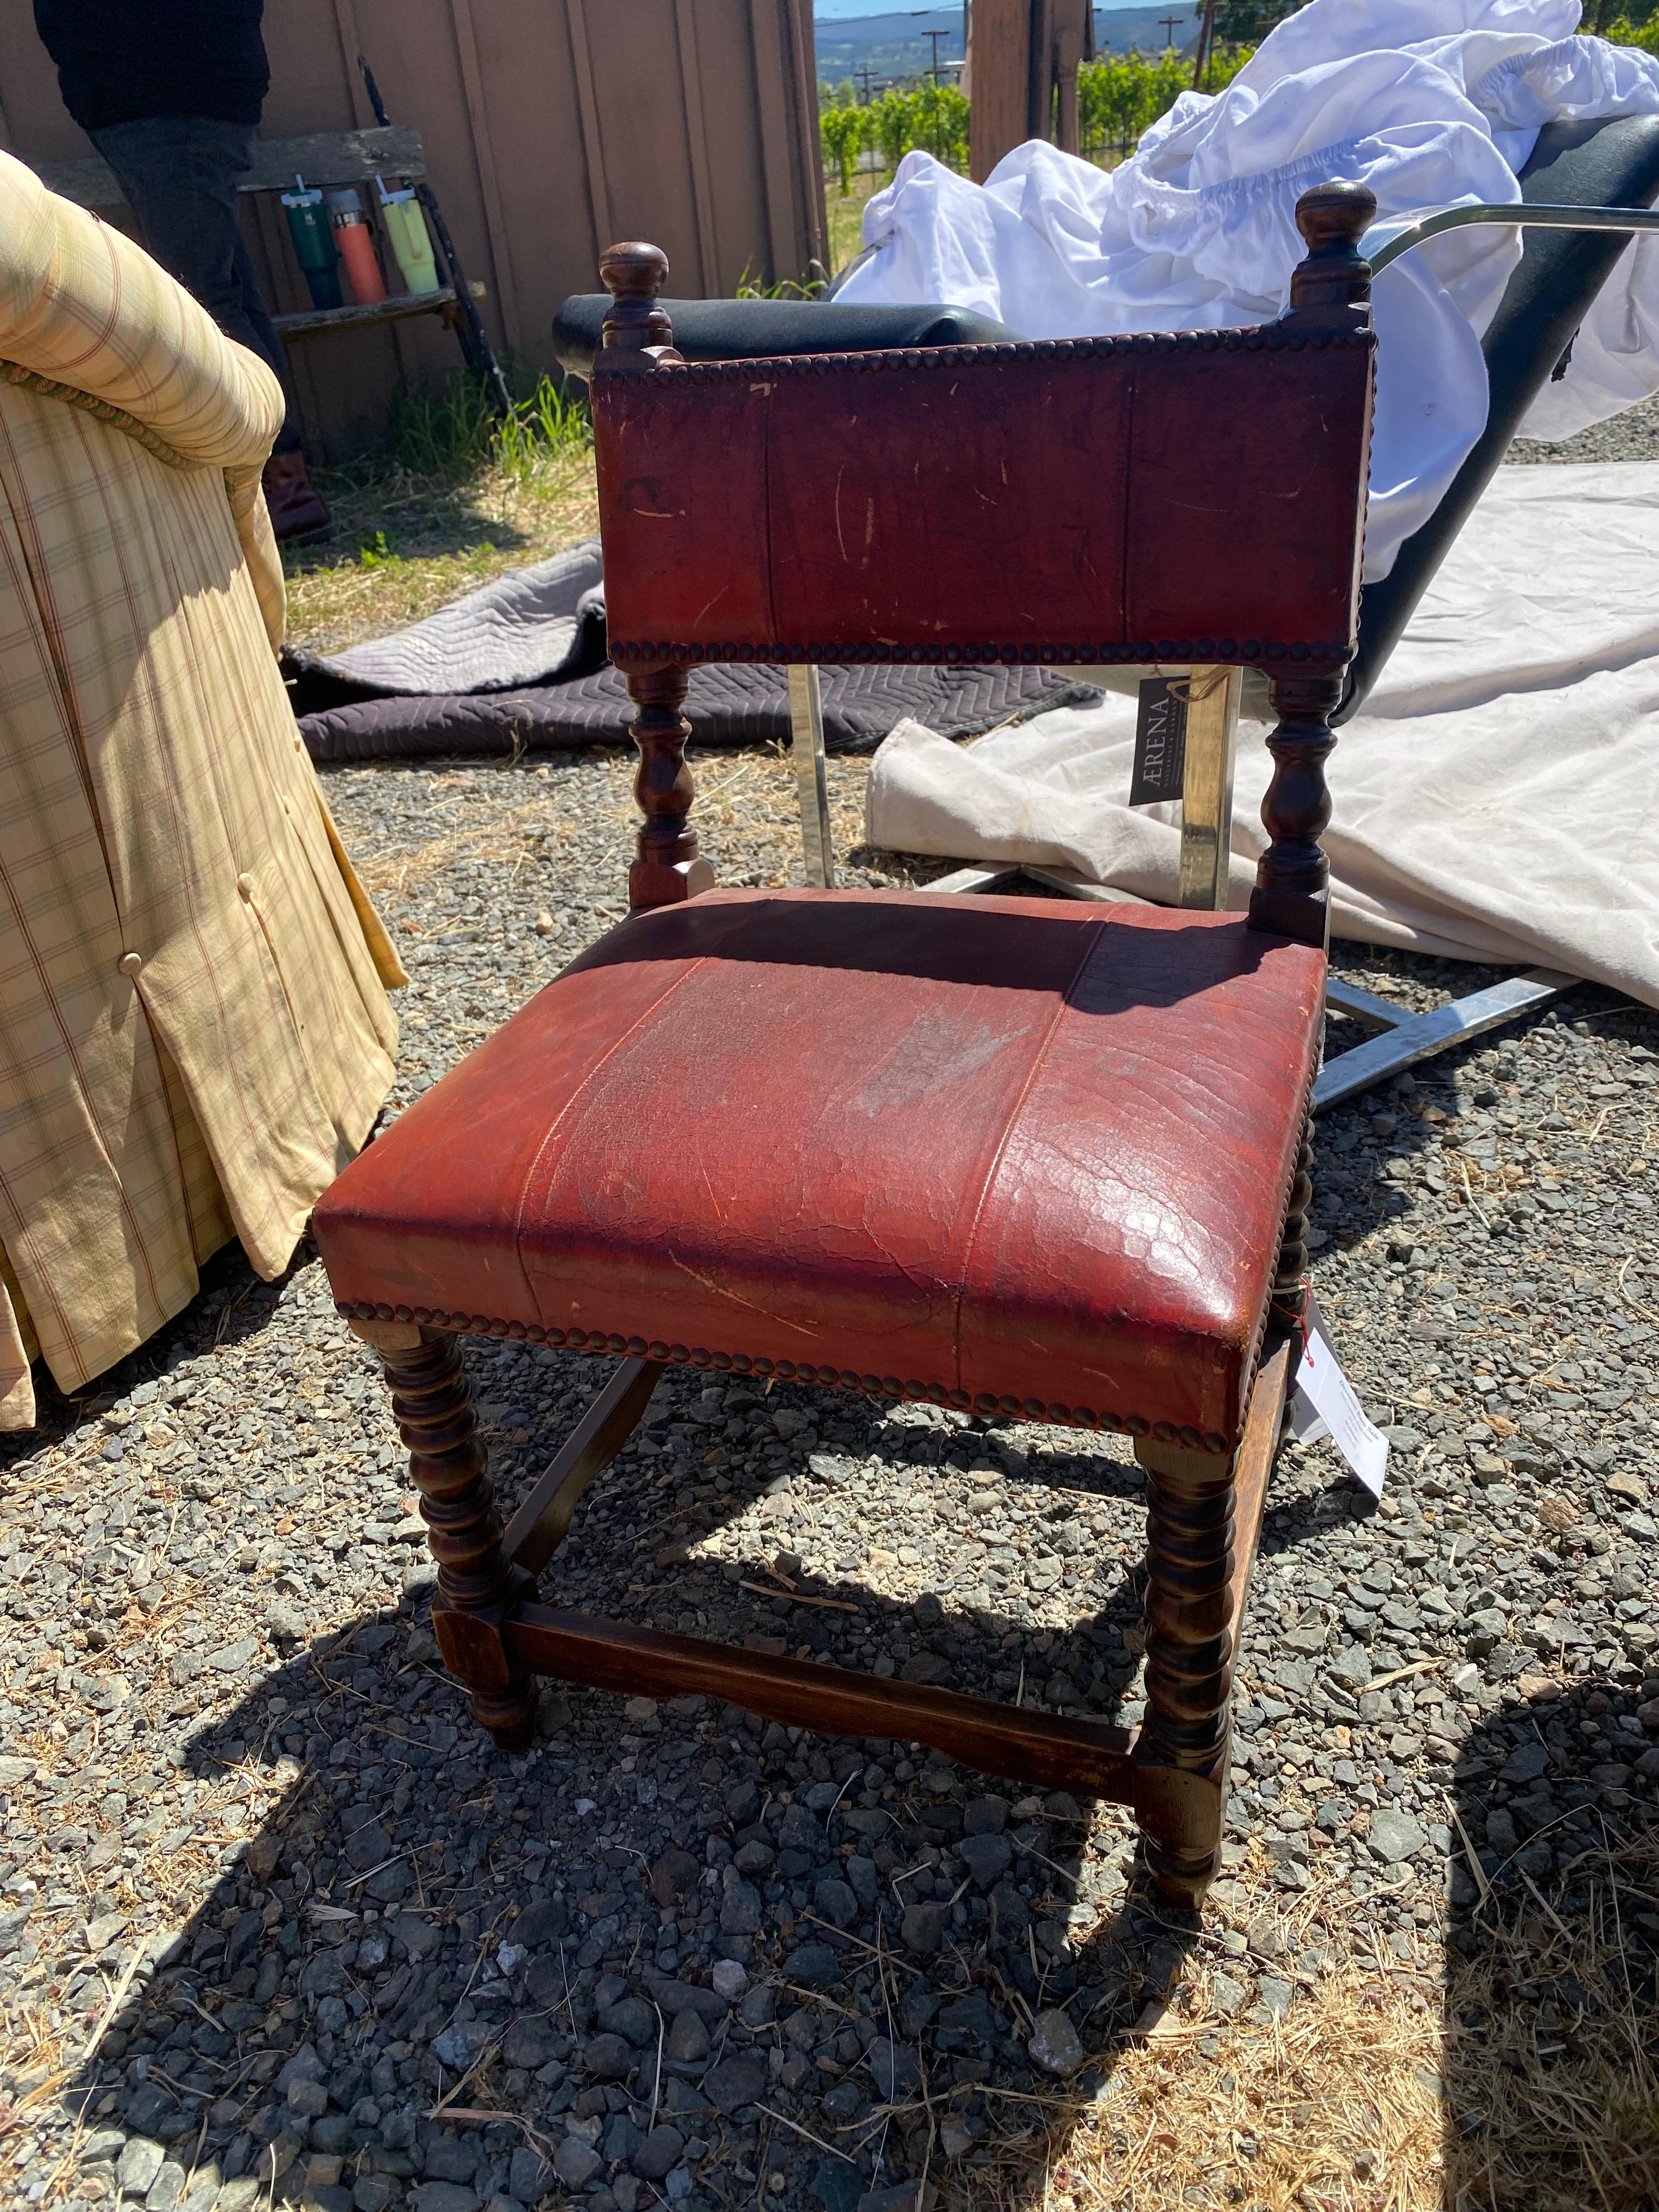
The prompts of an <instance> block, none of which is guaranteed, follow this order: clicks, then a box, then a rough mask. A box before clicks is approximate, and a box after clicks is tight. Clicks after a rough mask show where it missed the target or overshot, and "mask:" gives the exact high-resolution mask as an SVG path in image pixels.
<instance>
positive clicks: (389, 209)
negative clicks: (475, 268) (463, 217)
mask: <svg viewBox="0 0 1659 2212" xmlns="http://www.w3.org/2000/svg"><path fill="white" fill-rule="evenodd" d="M374 181H375V183H376V184H377V185H379V186H380V220H381V222H383V223H384V224H385V225H386V236H387V237H388V238H389V239H390V240H392V252H393V253H394V254H396V256H397V258H398V268H399V269H400V270H402V271H403V278H404V284H405V285H406V286H407V287H408V289H409V290H410V291H411V292H435V291H437V290H438V289H439V285H438V264H437V263H436V262H435V260H434V258H433V254H432V240H431V239H430V238H429V237H428V235H427V228H426V217H425V216H424V215H423V214H422V212H421V203H420V201H419V200H418V199H417V198H416V195H415V188H414V186H413V185H404V187H403V188H402V189H401V190H400V191H395V192H389V191H387V190H386V180H385V179H384V178H381V177H377V178H376V179H374Z"/></svg>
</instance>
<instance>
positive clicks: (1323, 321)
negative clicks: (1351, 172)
mask: <svg viewBox="0 0 1659 2212" xmlns="http://www.w3.org/2000/svg"><path fill="white" fill-rule="evenodd" d="M1375 220H1376V193H1375V192H1373V191H1370V189H1369V188H1368V187H1367V186H1366V185H1340V184H1328V185H1315V187H1314V189H1313V190H1312V191H1310V192H1304V193H1303V195H1302V197H1301V198H1300V199H1299V200H1298V201H1297V204H1296V227H1297V229H1298V230H1299V231H1300V232H1301V234H1302V235H1303V237H1304V239H1305V240H1307V244H1308V255H1307V258H1306V259H1305V260H1304V261H1300V262H1298V263H1297V265H1296V268H1295V269H1294V270H1292V272H1291V313H1290V316H1289V318H1288V319H1289V320H1290V321H1291V322H1293V323H1299V324H1301V325H1303V326H1304V328H1306V329H1309V330H1364V328H1365V327H1366V325H1368V324H1369V322H1370V307H1371V265H1370V262H1369V261H1364V260H1362V259H1361V258H1360V255H1359V252H1358V247H1359V241H1360V240H1361V239H1362V238H1363V237H1364V234H1365V233H1366V231H1367V230H1368V229H1369V228H1370V225H1371V224H1372V222H1375Z"/></svg>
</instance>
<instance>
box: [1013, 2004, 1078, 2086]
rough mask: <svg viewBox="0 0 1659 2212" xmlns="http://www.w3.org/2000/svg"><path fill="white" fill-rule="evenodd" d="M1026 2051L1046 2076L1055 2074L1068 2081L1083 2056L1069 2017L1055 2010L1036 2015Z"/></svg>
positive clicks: (1052, 2008) (1076, 2069)
mask: <svg viewBox="0 0 1659 2212" xmlns="http://www.w3.org/2000/svg"><path fill="white" fill-rule="evenodd" d="M1026 2049H1027V2050H1028V2051H1030V2054H1031V2057H1032V2058H1033V2060H1034V2061H1035V2062H1036V2064H1037V2065H1039V2066H1040V2067H1042V2070H1043V2072H1044V2073H1045V2074H1058V2075H1060V2076H1061V2077H1062V2078H1063V2079H1065V2080H1068V2081H1069V2080H1070V2078H1071V2076H1072V2075H1073V2074H1076V2073H1078V2072H1079V2070H1080V2069H1081V2068H1082V2065H1083V2063H1084V2058H1085V2051H1084V2048H1083V2044H1082V2040H1081V2039H1080V2038H1079V2034H1078V2032H1077V2030H1076V2028H1075V2027H1073V2025H1072V2021H1071V2016H1070V2015H1069V2014H1067V2013H1064V2012H1061V2011H1060V2009H1059V2008H1057V2007H1051V2008H1050V2009H1049V2010H1048V2011H1047V2012H1040V2013H1039V2014H1038V2015H1037V2016H1036V2020H1035V2021H1033V2023H1032V2027H1031V2037H1030V2042H1029V2043H1028V2044H1027V2045H1026Z"/></svg>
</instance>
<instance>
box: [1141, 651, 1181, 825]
mask: <svg viewBox="0 0 1659 2212" xmlns="http://www.w3.org/2000/svg"><path fill="white" fill-rule="evenodd" d="M1176 684H1177V685H1178V687H1179V688H1178V689H1172V688H1171V686H1170V682H1169V680H1168V678H1164V677H1162V676H1148V677H1146V678H1145V679H1144V680H1143V682H1142V684H1141V686H1140V707H1139V713H1138V714H1136V717H1135V772H1134V781H1133V782H1132V783H1131V785H1130V787H1129V804H1130V805H1131V806H1150V805H1154V804H1155V803H1156V802H1157V801H1158V800H1159V799H1179V798H1180V796H1181V785H1182V776H1183V775H1184V773H1185V770H1186V766H1187V701H1186V696H1185V693H1186V688H1187V685H1186V678H1184V677H1177V678H1176Z"/></svg>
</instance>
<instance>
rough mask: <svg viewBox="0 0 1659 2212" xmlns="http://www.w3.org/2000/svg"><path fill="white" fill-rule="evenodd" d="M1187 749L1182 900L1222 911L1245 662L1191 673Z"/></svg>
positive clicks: (1183, 790) (1183, 791) (1229, 855)
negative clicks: (1236, 666) (1242, 666)
mask: <svg viewBox="0 0 1659 2212" xmlns="http://www.w3.org/2000/svg"><path fill="white" fill-rule="evenodd" d="M1185 680H1186V691H1187V754H1186V759H1185V762H1184V764H1183V768H1182V779H1181V889H1180V892H1179V894H1178V902H1179V903H1180V904H1181V905H1182V906H1189V907H1205V908H1209V909H1210V910H1212V912H1219V911H1220V910H1222V909H1223V908H1225V906H1226V903H1227V879H1228V874H1229V865H1230V863H1231V859H1232V831H1233V759H1234V756H1235V753H1236V752H1237V744H1238V702H1239V697H1240V695H1241V693H1242V691H1243V683H1244V671H1243V669H1242V668H1194V670H1193V671H1191V673H1190V674H1189V675H1188V677H1187V678H1186V679H1185Z"/></svg>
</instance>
